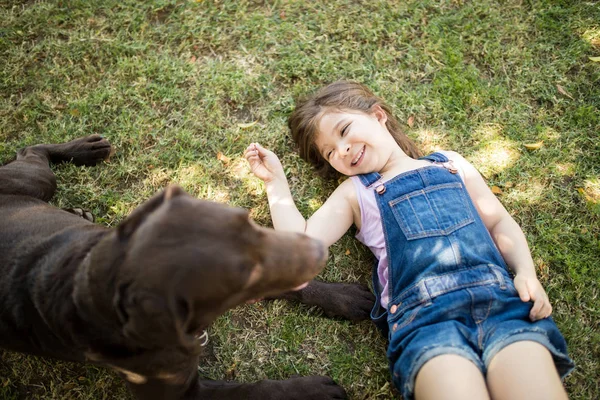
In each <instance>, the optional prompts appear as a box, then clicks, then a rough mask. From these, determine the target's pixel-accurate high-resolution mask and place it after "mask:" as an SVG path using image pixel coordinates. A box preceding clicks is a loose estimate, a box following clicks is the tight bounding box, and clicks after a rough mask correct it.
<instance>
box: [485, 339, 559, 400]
mask: <svg viewBox="0 0 600 400" xmlns="http://www.w3.org/2000/svg"><path fill="white" fill-rule="evenodd" d="M487 384H488V388H489V391H490V394H491V395H492V398H493V399H494V400H503V399H510V400H519V399H527V400H536V399H540V400H541V399H544V400H559V399H560V400H563V399H568V397H567V393H566V392H565V389H564V387H563V385H562V383H561V381H560V377H559V376H558V372H557V371H556V367H555V366H554V362H553V361H552V355H551V354H550V352H549V351H548V349H546V348H545V347H544V346H542V345H541V344H539V343H537V342H533V341H522V342H515V343H513V344H510V345H508V346H506V347H505V348H504V349H502V350H500V351H499V352H498V354H496V355H495V356H494V358H492V360H491V361H490V365H489V367H488V372H487Z"/></svg>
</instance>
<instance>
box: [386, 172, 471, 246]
mask: <svg viewBox="0 0 600 400" xmlns="http://www.w3.org/2000/svg"><path fill="white" fill-rule="evenodd" d="M389 205H390V208H391V209H392V212H393V214H394V217H395V218H396V221H397V222H398V225H399V226H400V228H401V229H402V232H404V235H405V236H406V238H407V239H408V240H414V239H421V238H426V237H432V236H445V235H448V234H450V233H452V232H454V231H455V230H457V229H460V228H462V227H463V226H466V225H468V224H470V223H472V222H473V221H474V218H473V214H472V212H471V208H470V206H469V203H468V201H467V198H466V194H465V189H463V186H462V184H461V183H459V182H455V183H446V184H442V185H435V186H429V187H427V188H425V189H420V190H415V191H414V192H410V193H408V194H405V195H403V196H401V197H399V198H397V199H394V200H392V201H390V202H389Z"/></svg>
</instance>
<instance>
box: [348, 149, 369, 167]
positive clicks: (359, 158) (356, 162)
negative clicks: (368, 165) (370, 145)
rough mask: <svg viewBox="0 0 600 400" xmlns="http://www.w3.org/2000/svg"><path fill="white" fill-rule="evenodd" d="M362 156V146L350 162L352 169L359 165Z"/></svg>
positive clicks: (363, 151)
mask: <svg viewBox="0 0 600 400" xmlns="http://www.w3.org/2000/svg"><path fill="white" fill-rule="evenodd" d="M364 155H365V146H363V148H362V149H361V150H360V151H359V152H358V154H357V155H356V157H354V159H353V160H352V162H351V163H350V165H351V166H353V167H356V166H357V165H358V164H360V162H361V161H362V159H363V156H364Z"/></svg>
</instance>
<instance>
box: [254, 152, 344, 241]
mask: <svg viewBox="0 0 600 400" xmlns="http://www.w3.org/2000/svg"><path fill="white" fill-rule="evenodd" d="M244 156H245V157H246V159H247V160H248V163H249V164H250V168H251V170H252V172H253V173H254V174H255V175H256V176H257V177H258V178H260V179H262V180H263V181H264V182H265V186H266V190H267V198H268V201H269V209H270V211H271V219H272V220H273V227H274V228H275V229H276V230H280V231H291V232H302V233H306V234H307V235H309V236H311V237H313V238H315V239H319V240H321V241H322V242H323V243H324V244H325V245H326V246H330V245H332V244H333V243H335V242H336V241H337V240H338V239H339V238H340V237H342V235H343V234H344V233H345V232H346V231H347V230H348V228H350V226H351V225H352V222H353V214H352V207H351V204H350V203H349V201H350V200H351V199H352V194H353V187H352V183H351V182H350V181H346V182H344V183H342V184H341V185H340V186H339V187H338V188H337V189H336V190H335V191H334V192H333V194H332V195H331V196H330V197H329V198H328V199H327V201H326V202H325V203H324V204H323V206H322V207H320V208H319V209H318V210H317V211H316V212H315V213H314V214H313V215H312V216H311V217H310V218H309V219H308V220H306V219H305V218H304V217H303V216H302V214H300V211H298V208H297V207H296V204H295V202H294V199H293V197H292V194H291V192H290V187H289V184H288V181H287V178H286V177H285V173H284V171H283V167H282V166H281V162H280V161H279V158H278V157H277V156H276V155H275V154H274V153H273V152H271V151H270V150H267V149H265V148H264V147H262V146H260V145H259V144H257V143H252V144H251V145H250V146H248V148H247V149H246V151H245V153H244Z"/></svg>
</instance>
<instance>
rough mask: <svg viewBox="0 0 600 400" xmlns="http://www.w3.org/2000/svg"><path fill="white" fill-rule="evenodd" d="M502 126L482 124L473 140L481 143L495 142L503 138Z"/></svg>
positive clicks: (476, 130) (474, 133)
mask: <svg viewBox="0 0 600 400" xmlns="http://www.w3.org/2000/svg"><path fill="white" fill-rule="evenodd" d="M502 130H503V128H502V125H500V124H482V125H480V126H479V127H478V128H477V129H475V130H474V131H473V138H474V139H477V140H479V141H481V142H484V141H490V140H495V139H498V138H500V137H501V133H502Z"/></svg>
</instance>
